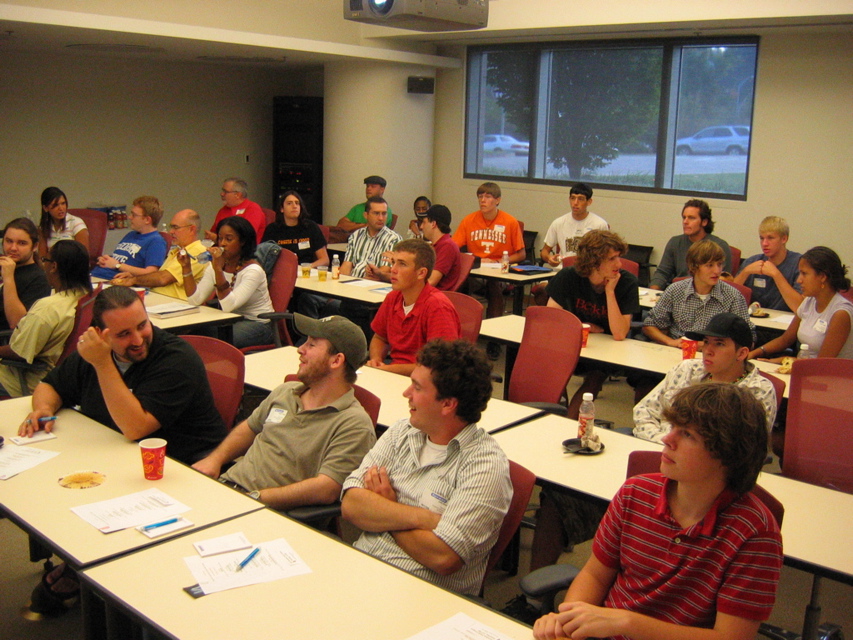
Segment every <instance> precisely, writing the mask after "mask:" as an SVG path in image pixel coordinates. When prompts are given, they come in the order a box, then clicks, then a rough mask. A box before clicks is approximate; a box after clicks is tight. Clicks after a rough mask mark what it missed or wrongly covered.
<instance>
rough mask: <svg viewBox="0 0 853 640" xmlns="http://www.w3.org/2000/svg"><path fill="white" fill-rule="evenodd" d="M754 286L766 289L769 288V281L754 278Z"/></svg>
mask: <svg viewBox="0 0 853 640" xmlns="http://www.w3.org/2000/svg"><path fill="white" fill-rule="evenodd" d="M752 286H753V287H756V288H758V289H764V288H766V287H767V280H765V279H764V278H753V279H752Z"/></svg>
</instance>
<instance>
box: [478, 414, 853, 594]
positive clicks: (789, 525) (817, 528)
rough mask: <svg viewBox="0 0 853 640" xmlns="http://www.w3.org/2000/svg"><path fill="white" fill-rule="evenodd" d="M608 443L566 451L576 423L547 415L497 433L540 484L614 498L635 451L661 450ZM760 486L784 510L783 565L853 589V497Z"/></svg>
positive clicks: (628, 440) (611, 437)
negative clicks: (584, 451) (588, 452)
mask: <svg viewBox="0 0 853 640" xmlns="http://www.w3.org/2000/svg"><path fill="white" fill-rule="evenodd" d="M598 433H599V435H600V437H601V440H602V442H603V443H604V445H605V449H604V452H603V453H601V454H600V455H596V456H580V455H575V454H570V453H564V452H563V448H562V444H561V443H562V441H563V440H565V439H566V438H572V437H576V436H577V423H576V422H575V421H574V420H568V419H565V418H560V417H558V416H553V415H546V416H543V417H540V418H537V419H535V420H531V421H529V422H527V423H525V424H522V425H519V426H516V427H513V428H512V429H507V430H505V431H501V432H500V433H497V434H495V436H494V437H495V439H496V440H497V441H498V443H499V444H500V445H501V447H502V448H503V450H504V452H505V453H506V455H507V457H508V458H510V459H511V460H514V461H515V462H518V463H519V464H521V465H523V466H525V467H527V468H528V469H530V470H531V471H532V472H533V473H535V474H536V476H537V477H538V478H540V479H541V480H545V481H547V482H552V483H554V484H559V485H562V486H564V487H567V488H569V489H571V490H573V491H578V492H580V493H583V494H586V495H589V496H594V497H596V498H601V499H603V500H610V499H611V498H612V497H613V495H614V494H615V493H616V490H617V489H618V488H619V487H620V486H621V485H622V483H623V482H624V480H625V473H626V470H627V468H628V454H629V453H630V452H631V451H636V450H644V451H655V450H656V451H660V450H661V449H662V447H661V446H660V445H658V444H655V443H653V442H648V441H646V440H641V439H640V438H634V437H632V436H626V435H622V434H621V433H616V432H615V431H608V430H606V429H599V430H598ZM758 483H759V484H760V485H761V486H762V487H764V488H765V489H767V490H768V491H769V492H770V493H772V494H773V495H774V496H775V497H776V498H777V499H778V500H779V501H781V502H782V504H783V505H784V507H785V517H784V520H783V522H782V541H783V545H784V552H785V562H786V564H789V565H791V566H794V567H796V568H798V569H802V570H804V571H808V572H810V573H813V574H816V575H820V576H824V577H828V578H831V579H833V580H838V581H839V582H843V583H846V584H850V585H853V534H851V528H850V514H853V495H851V494H847V493H843V492H841V491H833V490H831V489H824V488H822V487H818V486H815V485H811V484H807V483H804V482H799V481H796V480H791V479H789V478H785V477H783V476H779V475H774V474H770V473H762V474H761V475H760V476H759V479H758Z"/></svg>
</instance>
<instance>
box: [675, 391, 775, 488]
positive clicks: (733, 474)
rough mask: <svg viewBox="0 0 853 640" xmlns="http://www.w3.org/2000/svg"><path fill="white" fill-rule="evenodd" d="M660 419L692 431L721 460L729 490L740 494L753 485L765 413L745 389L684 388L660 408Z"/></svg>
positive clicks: (762, 451) (763, 451) (763, 450)
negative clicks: (661, 412)
mask: <svg viewBox="0 0 853 640" xmlns="http://www.w3.org/2000/svg"><path fill="white" fill-rule="evenodd" d="M663 419H664V420H666V421H667V422H670V423H671V424H672V425H674V426H678V427H692V428H694V429H695V430H696V432H697V433H698V434H699V436H700V437H701V438H702V441H703V442H704V444H705V449H707V450H708V453H710V454H711V457H712V458H715V459H716V460H719V461H720V462H722V464H723V467H724V468H725V472H726V485H727V486H728V488H729V489H731V490H732V491H734V492H735V493H737V494H744V493H746V492H747V491H749V490H751V489H752V488H753V487H754V486H755V481H756V480H757V479H758V474H759V472H760V471H761V468H762V467H763V466H764V460H765V458H766V457H767V415H766V414H765V412H764V407H762V406H761V403H760V402H759V401H758V400H757V399H756V398H755V396H754V395H752V393H751V392H750V391H749V390H748V389H744V388H742V387H738V386H736V385H733V384H725V383H721V382H707V383H702V384H696V385H693V386H691V387H686V388H684V389H682V390H681V391H679V392H678V393H676V394H675V397H674V398H673V399H672V402H671V403H670V405H669V406H668V407H666V408H665V409H664V410H663Z"/></svg>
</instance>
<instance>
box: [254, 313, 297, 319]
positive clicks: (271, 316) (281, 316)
mask: <svg viewBox="0 0 853 640" xmlns="http://www.w3.org/2000/svg"><path fill="white" fill-rule="evenodd" d="M258 317H259V318H261V319H263V320H293V314H292V313H290V311H270V312H269V313H259V314H258Z"/></svg>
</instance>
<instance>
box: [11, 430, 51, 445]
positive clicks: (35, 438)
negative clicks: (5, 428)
mask: <svg viewBox="0 0 853 640" xmlns="http://www.w3.org/2000/svg"><path fill="white" fill-rule="evenodd" d="M55 437H56V434H55V433H53V432H52V431H50V432H48V431H36V432H35V433H34V434H33V435H32V436H30V437H29V438H27V437H26V436H12V437H11V438H9V440H11V441H12V442H14V443H15V444H16V445H18V446H19V447H20V446H23V445H25V444H35V443H36V442H43V441H44V440H53V439H54V438H55Z"/></svg>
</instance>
